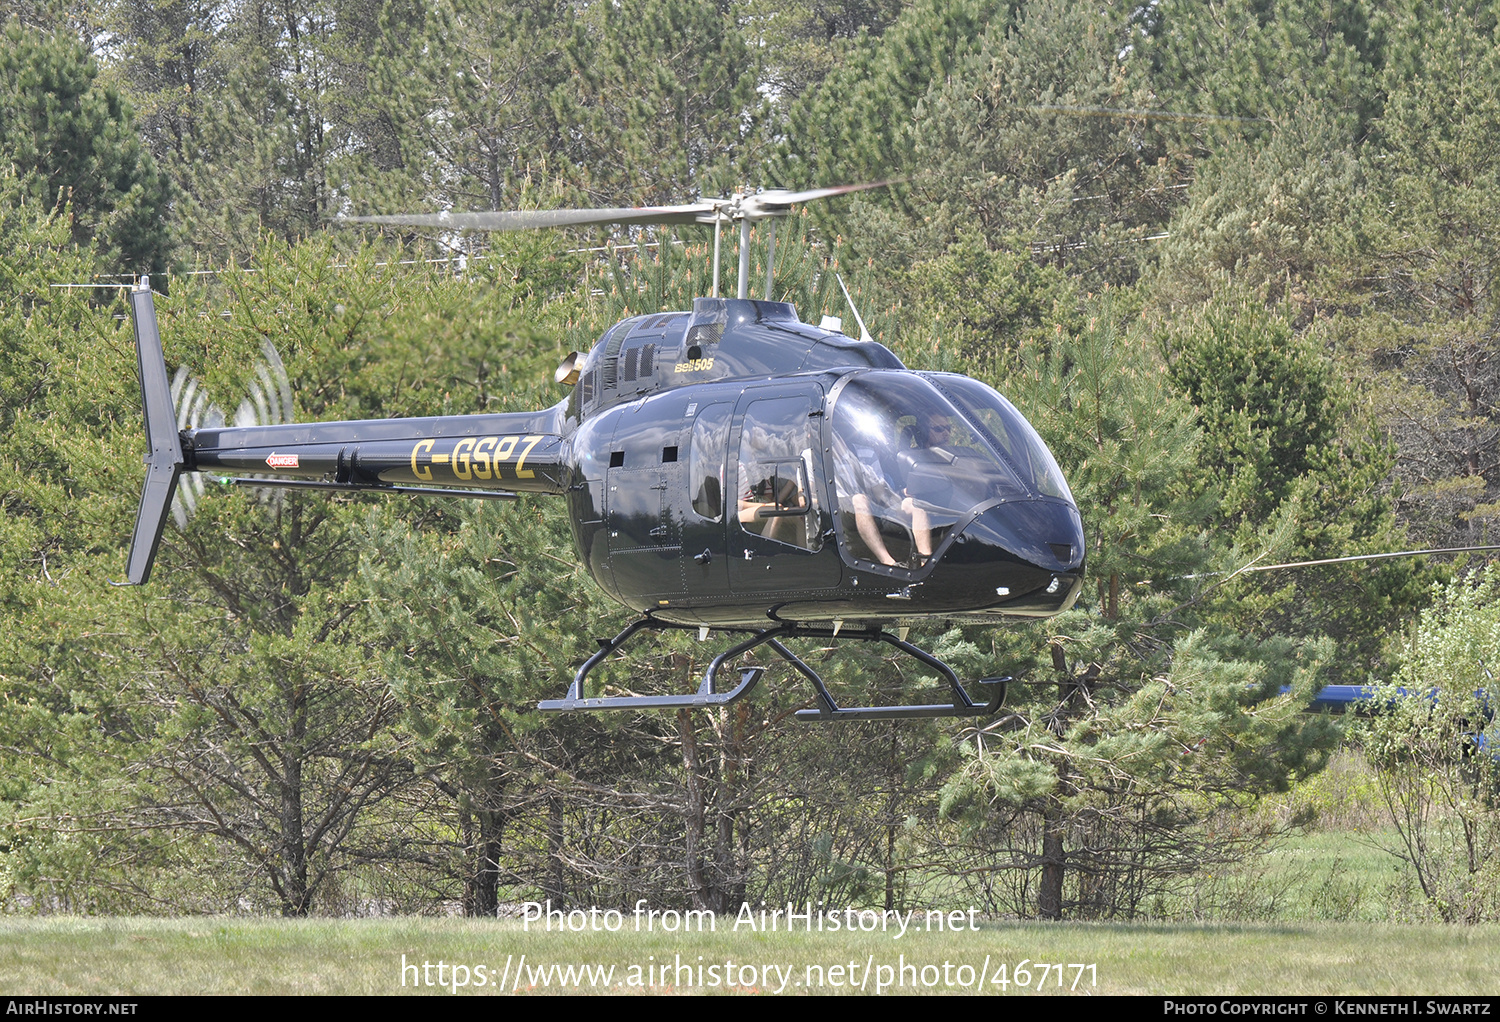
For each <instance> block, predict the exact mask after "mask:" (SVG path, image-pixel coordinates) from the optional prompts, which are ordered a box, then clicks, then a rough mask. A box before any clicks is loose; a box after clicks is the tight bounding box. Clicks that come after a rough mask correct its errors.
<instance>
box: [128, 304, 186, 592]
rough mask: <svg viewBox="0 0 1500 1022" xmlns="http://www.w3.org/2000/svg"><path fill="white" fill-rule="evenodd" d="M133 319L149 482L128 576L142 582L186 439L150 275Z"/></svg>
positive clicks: (153, 554) (153, 555)
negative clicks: (174, 398) (169, 377)
mask: <svg viewBox="0 0 1500 1022" xmlns="http://www.w3.org/2000/svg"><path fill="white" fill-rule="evenodd" d="M130 319H131V322H132V323H133V324H134V325H135V351H136V359H137V361H138V362H139V364H140V376H141V406H142V408H143V409H144V411H145V416H146V443H147V444H148V445H149V447H148V450H147V452H146V484H145V486H144V487H143V488H142V489H141V506H140V508H139V509H138V510H137V511H136V513H135V533H134V535H133V536H132V537H131V540H130V561H129V563H128V565H127V567H126V570H125V577H126V581H127V582H129V583H130V584H131V585H142V584H143V583H145V582H146V580H147V579H149V578H150V577H151V564H152V562H153V561H155V560H156V547H157V544H158V543H160V542H161V530H162V526H164V525H165V524H166V522H167V513H168V510H169V509H170V508H171V506H172V494H173V492H174V491H175V490H176V488H177V477H178V476H179V475H181V474H182V468H183V456H182V441H181V439H180V438H179V437H178V435H177V413H176V411H175V410H174V409H173V408H172V385H171V383H170V382H169V381H168V380H167V363H166V358H165V356H164V355H163V354H162V350H161V334H160V333H159V332H158V330H157V328H156V306H155V304H154V303H153V302H152V300H151V283H150V279H149V278H146V277H142V278H141V282H140V283H139V284H138V285H136V286H135V287H133V288H131V290H130Z"/></svg>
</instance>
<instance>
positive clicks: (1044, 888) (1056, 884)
mask: <svg viewBox="0 0 1500 1022" xmlns="http://www.w3.org/2000/svg"><path fill="white" fill-rule="evenodd" d="M1065 828H1066V822H1065V821H1064V820H1063V817H1062V810H1061V807H1059V806H1058V805H1057V804H1056V803H1053V802H1049V803H1048V806H1047V810H1046V812H1045V813H1044V814H1043V817H1042V879H1041V882H1040V883H1039V884H1038V885H1037V891H1036V914H1037V916H1038V918H1041V919H1053V920H1056V919H1061V918H1062V906H1063V876H1064V865H1065V863H1066V862H1067V857H1068V856H1067V851H1066V849H1064V847H1063V831H1064V829H1065Z"/></svg>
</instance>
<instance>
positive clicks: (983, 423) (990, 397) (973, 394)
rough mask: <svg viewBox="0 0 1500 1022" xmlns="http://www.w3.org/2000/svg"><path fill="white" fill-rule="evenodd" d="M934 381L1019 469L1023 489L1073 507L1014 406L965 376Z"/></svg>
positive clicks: (1049, 460)
mask: <svg viewBox="0 0 1500 1022" xmlns="http://www.w3.org/2000/svg"><path fill="white" fill-rule="evenodd" d="M935 381H936V383H937V385H938V387H939V389H941V390H942V391H943V392H944V393H945V394H947V395H948V396H949V397H951V398H952V399H953V400H954V402H955V403H957V404H958V406H959V407H960V408H962V409H963V411H964V413H965V414H966V415H968V416H969V417H970V418H971V419H973V421H974V422H975V423H977V424H978V426H979V428H980V429H981V430H982V431H983V432H984V433H985V435H986V436H987V438H988V439H989V440H991V441H992V442H993V443H994V444H995V446H996V447H998V448H999V449H1000V450H1002V451H1004V452H1005V455H1006V457H1007V458H1009V459H1010V462H1011V464H1013V465H1015V466H1016V468H1018V469H1020V471H1021V474H1022V477H1023V478H1024V479H1025V481H1026V483H1027V485H1029V486H1032V487H1035V489H1036V491H1037V492H1038V493H1041V494H1045V495H1046V496H1049V497H1061V498H1062V499H1063V500H1066V501H1067V502H1068V503H1070V504H1071V503H1074V501H1073V494H1072V492H1071V491H1069V489H1068V484H1067V481H1066V480H1064V479H1063V474H1062V470H1061V469H1060V468H1058V467H1057V461H1056V460H1055V459H1054V458H1053V457H1052V452H1051V451H1049V450H1047V445H1046V444H1044V443H1042V438H1041V437H1039V436H1037V432H1036V430H1034V429H1032V428H1031V423H1029V422H1027V421H1026V418H1025V417H1024V416H1023V415H1022V414H1021V413H1020V412H1018V411H1016V408H1015V405H1013V404H1011V403H1010V402H1009V401H1007V400H1005V398H1003V397H1001V396H1000V395H999V394H998V393H996V392H995V391H994V389H992V388H990V387H986V386H985V385H984V384H982V383H980V382H979V381H978V380H971V379H969V378H968V377H967V376H947V375H944V376H939V377H935Z"/></svg>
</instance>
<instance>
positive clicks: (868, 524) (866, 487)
mask: <svg viewBox="0 0 1500 1022" xmlns="http://www.w3.org/2000/svg"><path fill="white" fill-rule="evenodd" d="M833 444H834V458H835V463H836V465H837V469H836V471H835V472H834V479H835V482H836V483H837V486H838V496H839V503H840V505H841V506H843V507H845V508H849V509H851V510H852V511H853V512H854V524H855V531H856V532H857V533H858V535H859V538H860V540H861V541H862V542H863V544H864V546H865V551H864V552H866V553H867V554H868V555H869V558H870V559H871V560H875V561H878V562H879V563H881V564H885V565H888V566H891V567H896V566H899V565H900V564H901V562H900V561H899V560H898V559H897V558H896V557H895V556H894V555H893V554H892V553H891V551H890V548H889V547H888V546H887V545H886V541H885V537H884V536H883V535H882V534H881V532H880V520H881V519H890V520H895V521H899V522H901V523H902V524H906V523H907V521H909V515H907V514H905V513H903V512H902V511H901V510H900V506H901V502H902V495H901V494H899V493H896V492H895V491H894V490H892V489H891V483H890V482H889V481H888V479H887V476H886V472H885V466H884V464H883V463H884V462H885V461H886V458H887V455H888V448H886V447H884V446H882V445H879V444H878V441H876V440H874V439H872V438H870V437H869V436H867V435H864V434H860V435H857V436H852V437H851V436H846V435H845V431H844V430H836V431H835V432H834V435H833Z"/></svg>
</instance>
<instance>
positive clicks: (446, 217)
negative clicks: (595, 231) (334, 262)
mask: <svg viewBox="0 0 1500 1022" xmlns="http://www.w3.org/2000/svg"><path fill="white" fill-rule="evenodd" d="M716 208H717V205H716V204H715V203H712V202H694V203H691V204H690V205H686V206H639V207H635V208H629V207H626V208H620V209H538V210H516V211H514V212H505V213H432V214H423V213H417V214H404V215H397V216H351V217H345V218H344V220H345V221H346V222H348V223H356V224H389V225H391V226H393V227H435V228H439V229H446V230H466V231H530V230H538V229H540V228H543V227H583V226H588V225H590V224H691V223H698V222H700V221H701V220H704V219H705V218H711V217H712V216H713V213H714V210H715V209H716Z"/></svg>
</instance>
